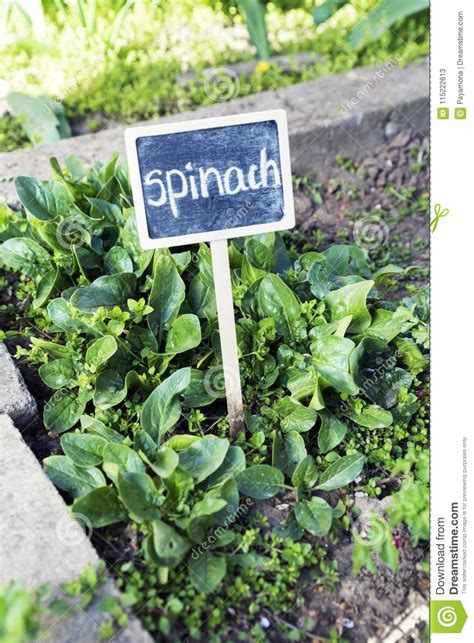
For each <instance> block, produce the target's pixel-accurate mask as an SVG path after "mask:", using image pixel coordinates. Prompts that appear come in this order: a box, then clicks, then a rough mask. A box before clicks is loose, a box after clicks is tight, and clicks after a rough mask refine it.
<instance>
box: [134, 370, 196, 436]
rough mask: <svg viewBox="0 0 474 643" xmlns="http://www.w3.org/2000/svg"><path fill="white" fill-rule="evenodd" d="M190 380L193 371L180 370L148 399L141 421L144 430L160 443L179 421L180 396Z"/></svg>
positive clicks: (158, 387) (159, 386) (160, 385)
mask: <svg viewBox="0 0 474 643" xmlns="http://www.w3.org/2000/svg"><path fill="white" fill-rule="evenodd" d="M190 379H191V369H190V368H180V369H179V370H177V371H175V372H174V373H173V374H172V375H170V376H169V377H168V378H167V379H166V380H164V381H163V382H162V383H161V384H159V385H158V386H157V387H156V388H155V390H154V391H153V393H151V394H150V395H149V396H148V398H147V399H146V401H145V404H144V405H143V408H142V412H141V417H140V421H141V425H142V428H143V429H144V430H145V431H146V432H147V433H149V434H150V435H151V437H152V438H153V439H154V440H157V441H158V442H160V441H161V439H162V437H163V435H164V434H165V433H166V432H167V431H169V430H170V429H172V428H173V426H174V425H175V424H176V422H177V421H178V420H179V418H180V416H181V403H180V401H179V395H180V394H181V393H183V391H184V390H185V389H186V387H187V386H188V384H189V381H190Z"/></svg>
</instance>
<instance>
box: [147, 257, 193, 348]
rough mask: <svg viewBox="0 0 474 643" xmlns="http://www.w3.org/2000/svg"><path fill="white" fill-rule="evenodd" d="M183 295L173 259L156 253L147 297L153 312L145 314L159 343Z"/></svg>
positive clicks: (183, 288) (177, 311)
mask: <svg viewBox="0 0 474 643" xmlns="http://www.w3.org/2000/svg"><path fill="white" fill-rule="evenodd" d="M184 295H185V286H184V281H183V280H182V279H181V277H180V275H179V271H178V269H177V268H176V265H175V263H174V261H173V259H172V258H171V256H170V255H167V254H161V255H158V256H157V257H156V258H155V261H154V267H153V285H152V289H151V292H150V296H149V299H148V304H149V305H150V306H151V307H152V308H153V312H152V313H150V314H149V315H148V316H147V321H148V325H149V327H150V330H151V332H152V333H154V334H155V335H156V336H157V338H158V344H159V345H160V344H161V339H162V337H163V334H164V332H165V331H166V330H168V329H169V328H170V326H171V324H172V323H173V321H174V320H175V319H176V317H177V316H178V313H179V309H180V308H181V304H182V303H183V301H184Z"/></svg>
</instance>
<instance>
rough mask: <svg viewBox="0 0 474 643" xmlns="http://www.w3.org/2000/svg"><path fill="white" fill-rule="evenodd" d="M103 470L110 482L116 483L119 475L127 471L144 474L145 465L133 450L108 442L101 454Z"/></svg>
mask: <svg viewBox="0 0 474 643" xmlns="http://www.w3.org/2000/svg"><path fill="white" fill-rule="evenodd" d="M102 457H103V458H104V464H103V469H104V471H105V473H106V474H107V475H108V476H109V478H110V479H111V480H112V482H117V479H118V475H119V473H125V472H127V471H130V472H134V473H145V469H146V467H145V464H144V462H143V460H142V459H141V458H140V456H139V455H138V454H137V453H135V451H134V450H133V449H130V448H129V447H127V446H125V445H124V444H115V443H114V442H109V443H108V444H107V445H106V446H105V448H104V450H103V452H102Z"/></svg>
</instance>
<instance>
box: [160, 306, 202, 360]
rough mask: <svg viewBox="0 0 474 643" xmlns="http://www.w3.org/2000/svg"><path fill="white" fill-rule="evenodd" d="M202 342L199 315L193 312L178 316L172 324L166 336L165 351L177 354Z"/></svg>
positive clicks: (169, 353)
mask: <svg viewBox="0 0 474 643" xmlns="http://www.w3.org/2000/svg"><path fill="white" fill-rule="evenodd" d="M200 343H201V325H200V323H199V319H198V317H196V315H192V314H186V315H181V316H180V317H177V318H176V319H175V320H174V322H173V323H172V325H171V328H170V329H169V331H168V336H167V338H166V346H165V353H167V354H168V355H176V354H177V353H184V352H186V351H189V350H191V349H192V348H196V346H199V344H200Z"/></svg>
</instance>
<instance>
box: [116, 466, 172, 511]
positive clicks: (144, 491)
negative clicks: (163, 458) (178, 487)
mask: <svg viewBox="0 0 474 643" xmlns="http://www.w3.org/2000/svg"><path fill="white" fill-rule="evenodd" d="M117 486H118V490H119V494H120V498H121V500H122V502H123V504H124V505H125V506H126V508H127V509H128V511H129V513H130V517H131V518H132V520H135V521H136V522H139V523H140V522H150V521H152V520H155V519H157V518H159V517H160V509H159V508H160V507H161V505H162V504H163V502H164V497H163V496H162V495H161V494H160V492H159V491H158V489H157V488H156V486H155V484H154V482H153V480H152V479H151V478H150V476H149V475H147V474H146V473H137V472H136V471H125V472H120V473H119V476H118V479H117Z"/></svg>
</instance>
